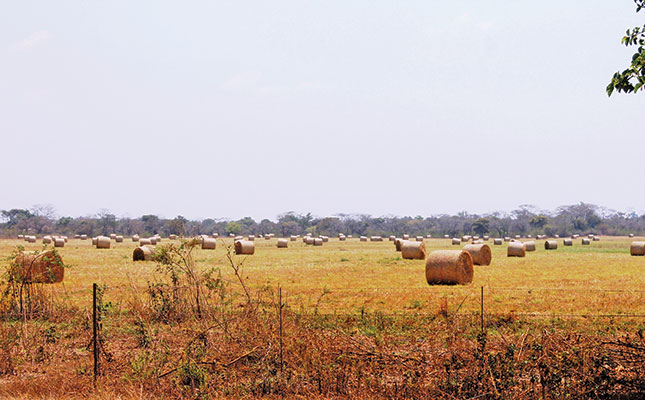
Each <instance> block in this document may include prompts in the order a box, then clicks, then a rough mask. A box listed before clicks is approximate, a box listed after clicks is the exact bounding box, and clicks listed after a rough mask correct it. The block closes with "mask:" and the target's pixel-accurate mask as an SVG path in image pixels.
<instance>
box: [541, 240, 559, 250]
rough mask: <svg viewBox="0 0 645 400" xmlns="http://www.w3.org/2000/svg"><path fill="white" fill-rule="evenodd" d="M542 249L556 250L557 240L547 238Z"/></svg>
mask: <svg viewBox="0 0 645 400" xmlns="http://www.w3.org/2000/svg"><path fill="white" fill-rule="evenodd" d="M544 249H545V250H557V249H558V241H557V240H547V241H546V242H544Z"/></svg>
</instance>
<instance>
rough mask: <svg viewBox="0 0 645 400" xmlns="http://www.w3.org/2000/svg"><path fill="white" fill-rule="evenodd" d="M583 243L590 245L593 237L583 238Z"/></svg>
mask: <svg viewBox="0 0 645 400" xmlns="http://www.w3.org/2000/svg"><path fill="white" fill-rule="evenodd" d="M581 243H582V245H583V246H588V245H590V244H591V239H589V238H582V240H581Z"/></svg>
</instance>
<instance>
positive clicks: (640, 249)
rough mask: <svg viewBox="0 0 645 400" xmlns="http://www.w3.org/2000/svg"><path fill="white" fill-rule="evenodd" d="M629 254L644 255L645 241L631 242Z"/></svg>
mask: <svg viewBox="0 0 645 400" xmlns="http://www.w3.org/2000/svg"><path fill="white" fill-rule="evenodd" d="M629 254H631V255H633V256H645V242H632V245H631V246H630V248H629Z"/></svg>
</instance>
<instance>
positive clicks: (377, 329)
mask: <svg viewBox="0 0 645 400" xmlns="http://www.w3.org/2000/svg"><path fill="white" fill-rule="evenodd" d="M276 240H277V239H275V238H274V239H271V240H264V239H256V242H255V244H256V250H255V254H254V255H252V256H248V257H246V258H244V256H235V257H234V260H235V261H236V262H238V263H239V262H241V261H243V266H242V267H241V270H240V271H241V277H242V279H243V280H244V282H245V284H246V286H247V287H248V288H249V289H250V292H251V296H252V297H253V300H254V301H255V300H257V304H258V305H257V306H255V307H254V308H252V311H249V307H248V306H245V305H244V304H245V301H246V300H245V299H246V297H245V296H244V295H243V290H242V286H241V285H240V284H239V282H238V281H237V278H236V276H235V274H234V271H233V268H232V267H231V265H230V263H229V262H228V261H227V258H226V246H230V245H231V244H232V241H231V240H230V239H218V244H217V249H216V250H201V249H199V248H197V249H195V250H194V251H193V258H194V261H195V265H196V267H197V269H198V270H207V269H210V268H216V269H218V270H219V272H220V273H221V279H220V280H219V281H218V282H220V284H222V285H223V286H225V287H226V293H228V300H227V302H225V301H223V300H222V301H221V302H219V303H217V304H218V305H217V306H214V307H213V312H212V315H210V314H209V316H208V317H202V316H200V317H199V318H196V317H194V316H193V317H190V318H188V317H186V318H179V319H177V320H172V321H170V322H169V321H168V320H163V321H162V320H160V319H159V318H156V319H155V317H154V315H157V314H158V313H157V314H155V312H156V311H154V307H153V306H152V305H151V304H152V301H151V300H150V296H149V294H150V292H149V285H150V284H153V283H155V282H157V283H158V282H162V281H165V282H168V279H167V278H166V277H164V275H163V274H160V273H159V272H158V270H157V264H156V263H155V262H153V261H146V262H133V261H132V251H133V249H134V248H135V247H136V246H135V244H134V243H133V242H131V241H130V240H129V239H126V240H125V241H124V242H123V243H114V241H112V248H111V249H102V250H99V249H95V248H94V247H93V246H92V245H91V240H86V241H81V240H74V239H70V240H69V242H68V243H67V244H66V245H65V247H64V248H61V249H58V250H59V253H60V254H61V255H62V257H63V260H64V262H65V264H67V265H68V266H69V268H68V269H66V272H65V279H64V283H62V284H56V285H46V286H45V287H44V288H43V291H42V293H44V297H45V298H47V299H49V301H50V304H51V307H52V309H56V308H58V309H59V311H55V310H54V311H51V310H50V311H49V312H48V313H44V314H43V315H42V316H36V317H34V318H33V319H32V320H30V321H26V320H24V319H22V323H21V319H20V318H14V319H11V318H5V321H4V322H3V323H2V329H1V330H0V341H2V343H3V346H4V353H3V355H2V357H0V358H2V359H3V360H2V361H0V370H1V371H0V373H1V374H0V395H3V397H18V398H20V397H24V398H30V397H43V398H48V397H52V398H65V397H90V396H96V397H101V396H104V397H112V396H116V395H118V396H123V397H127V398H130V397H140V398H147V397H150V398H152V397H165V396H170V397H183V398H199V397H203V396H207V397H208V396H210V397H211V398H214V397H219V396H222V397H227V396H232V397H256V396H259V395H267V396H269V397H271V396H284V395H288V396H289V397H300V396H304V397H311V396H314V397H315V396H320V397H354V398H356V397H362V398H383V397H403V398H406V397H407V398H409V397H413V398H414V397H419V396H438V397H445V398H461V397H460V396H468V395H470V394H473V393H475V394H477V393H482V392H483V391H486V390H491V391H492V392H491V393H492V395H491V396H489V397H487V398H511V397H505V395H504V393H503V391H500V388H498V386H500V385H508V388H507V389H508V390H509V392H508V393H513V394H514V395H513V398H533V396H535V393H533V392H531V390H532V389H530V387H532V386H531V385H532V383H531V382H529V381H530V380H531V379H533V378H535V376H537V375H535V376H534V374H536V373H537V374H538V375H539V374H544V373H545V372H544V371H542V370H541V369H540V368H541V367H540V365H541V364H540V362H539V360H541V359H542V358H540V357H537V356H535V354H534V353H532V352H541V353H540V354H543V356H542V357H546V356H549V357H551V356H552V357H556V355H557V357H560V355H559V354H561V353H560V352H567V351H568V350H567V348H568V347H569V346H573V347H574V348H575V347H576V346H579V348H580V349H584V350H580V351H581V354H582V355H580V356H579V357H580V358H579V359H578V358H576V360H578V361H576V362H579V365H578V364H576V365H574V366H569V367H567V368H571V369H575V370H576V371H578V372H577V374H578V375H579V376H587V375H589V376H594V374H593V372H594V371H595V369H594V368H597V365H596V364H594V363H595V361H593V360H596V358H594V357H600V358H599V359H602V357H604V356H605V353H602V354H596V353H593V354H592V353H585V352H586V351H589V352H593V351H597V347H596V346H597V344H598V343H601V342H602V341H603V340H605V339H608V340H610V341H611V343H614V344H615V343H617V342H619V341H620V340H623V338H624V337H625V335H630V334H631V335H632V336H631V337H633V335H634V333H638V334H639V335H641V340H642V332H643V330H644V329H645V301H644V300H645V257H632V256H630V255H629V244H630V242H631V241H632V240H638V239H637V238H634V239H631V238H626V237H602V239H601V241H598V242H592V243H591V245H589V246H582V245H581V243H580V239H577V240H575V241H574V246H572V247H565V246H562V240H559V247H558V249H557V250H555V251H546V250H545V249H544V245H543V241H537V251H535V252H529V253H527V255H526V257H525V258H515V257H506V244H503V245H501V246H494V245H493V244H492V240H491V242H490V243H489V245H490V247H491V248H492V250H493V261H492V264H491V265H490V266H475V275H474V280H473V282H472V284H470V285H467V286H429V285H428V284H427V283H426V282H425V275H424V271H425V262H424V261H421V260H402V259H401V258H400V253H397V252H396V251H395V249H394V245H393V244H392V243H391V242H389V241H384V242H360V241H359V240H358V239H357V238H354V239H348V240H347V241H344V242H341V241H338V240H337V239H333V238H332V239H330V241H329V242H328V243H325V244H324V245H323V246H322V247H314V246H306V245H305V244H304V243H302V241H301V240H298V241H296V242H289V247H288V248H286V249H278V248H277V247H276ZM168 243H175V244H179V241H174V242H173V241H169V240H168V239H164V241H163V242H162V245H166V244H168ZM425 244H426V247H427V250H428V252H430V251H432V250H438V249H458V248H461V247H462V246H453V245H451V244H450V240H449V239H426V240H425ZM18 245H21V246H24V247H25V249H27V250H37V249H41V248H42V247H43V246H42V244H28V243H25V242H23V241H18V240H1V241H0V257H1V258H2V259H3V263H4V265H6V264H8V261H6V259H7V257H9V256H10V255H11V252H12V251H13V250H14V249H15V248H16V246H18ZM92 283H98V284H99V285H100V286H102V287H104V297H103V301H104V302H106V303H109V307H106V310H105V315H104V321H103V327H104V335H105V343H106V347H107V348H109V350H108V351H107V353H108V354H109V356H107V358H108V359H110V360H108V361H103V364H102V368H103V369H104V376H103V377H100V379H99V386H98V388H97V389H92V380H91V375H92V374H91V360H92V358H91V353H90V352H89V345H88V340H89V339H91V335H90V325H88V323H89V322H88V321H89V318H90V317H89V316H90V315H91V314H90V309H91V301H92V296H91V293H92ZM278 285H279V287H281V288H282V296H283V303H284V304H285V305H284V310H285V316H284V318H285V327H284V332H283V334H282V335H281V334H280V333H279V329H278V327H277V323H278V322H277V321H278V318H277V316H276V315H277V313H274V311H273V310H274V308H275V307H272V306H274V305H275V304H277V303H276V302H277V294H278V291H277V288H278ZM481 287H483V288H484V308H485V315H486V317H485V324H486V329H485V331H484V333H483V334H485V336H484V337H485V338H487V339H485V340H484V339H482V336H481V334H482V333H480V332H479V329H478V327H479V312H480V290H481V289H480V288H481ZM208 293H215V292H208ZM222 293H223V292H222ZM224 304H225V306H224ZM236 329H237V332H238V333H237V334H234V333H232V332H234V331H235V330H236ZM52 332H53V333H52ZM639 332H640V333H639ZM209 335H212V336H209ZM545 335H547V337H548V335H552V336H553V338H552V339H550V340H552V343H551V342H549V339H545ZM572 335H573V336H572ZM580 335H584V336H580ZM50 336H53V339H52V338H51V337H50ZM283 336H284V338H283ZM278 337H279V338H280V340H279V341H280V343H282V341H283V340H284V342H285V344H284V346H285V349H288V350H285V353H287V355H286V356H285V358H287V359H289V358H291V360H290V361H284V362H283V361H280V363H279V365H280V366H282V367H284V365H287V366H288V367H287V370H288V371H289V372H288V374H287V373H286V372H284V371H282V372H278V370H276V368H277V367H275V365H276V363H277V362H278V361H277V358H278V353H277V342H278ZM556 337H557V338H556ZM627 337H629V336H627ZM195 338H200V340H202V339H203V341H204V344H203V348H201V349H200V350H199V351H195V350H193V349H192V346H194V342H195ZM603 338H604V339H603ZM572 341H573V342H572ZM538 342H539V346H538V345H537V344H536V343H538ZM29 343H30V344H29ZM313 343H315V344H316V345H315V346H311V347H310V346H309V344H313ZM482 343H483V344H482ZM549 343H551V344H549ZM582 343H583V344H584V345H583V344H582ZM303 346H304V347H303ZM549 346H555V347H553V349H552V351H551V352H547V351H546V350H545V349H546V348H548V347H549ZM562 346H564V347H562ZM265 348H266V351H265V350H264V349H265ZM366 348H369V349H372V350H369V351H368V350H365V349H366ZM377 348H378V349H379V351H378V352H377V353H378V354H380V357H384V356H383V354H389V357H391V358H393V359H394V358H397V357H398V359H400V360H403V358H401V357H403V356H402V354H405V355H406V356H405V357H408V358H409V360H408V361H405V362H404V361H401V362H399V363H398V364H396V363H394V364H393V366H392V367H391V368H392V370H391V371H389V372H388V373H386V372H384V371H382V370H381V369H382V368H389V367H385V366H386V365H388V363H389V362H386V361H383V360H381V361H380V362H379V361H378V360H374V359H373V358H374V357H375V356H374V354H376V353H375V352H376V350H374V349H377ZM510 348H512V349H513V352H515V351H517V349H520V350H519V353H520V355H518V354H517V353H513V354H514V356H513V357H511V358H509V360H507V361H508V363H509V365H510V364H513V365H514V367H513V368H516V369H518V370H517V371H516V372H514V373H513V374H511V376H512V377H513V378H512V379H511V378H509V376H507V375H505V372H503V371H502V372H500V373H499V374H500V375H499V376H498V375H497V374H496V373H495V372H494V368H493V367H491V365H493V366H494V365H499V363H500V361H494V360H495V358H494V357H498V356H499V355H500V354H501V355H504V354H508V352H509V351H510V350H509V349H510ZM258 349H263V350H262V352H264V353H263V354H264V357H260V355H257V356H254V354H255V353H254V352H256V351H257V352H260V350H258ZM450 349H453V350H450ZM478 349H479V350H478ZM522 349H526V350H522ZM162 350H163V351H162ZM249 350H251V353H248V351H249ZM450 351H453V352H452V353H450ZM477 351H481V352H482V354H489V353H485V351H490V352H492V353H490V354H491V355H488V356H487V357H489V358H488V360H489V361H487V363H493V364H490V365H489V364H486V365H487V366H486V368H485V369H484V367H483V366H479V365H480V361H477V360H481V359H482V357H483V356H481V357H480V356H477V355H476V354H477ZM41 353H42V354H41ZM162 354H163V356H162ZM350 354H351V355H352V357H356V359H352V358H351V357H350V359H349V361H348V359H347V357H349V355H350ZM419 354H421V355H420V356H419ZM431 354H435V356H436V357H435V358H436V363H435V364H433V363H430V362H428V361H423V360H426V357H429V356H431ZM455 354H461V356H456V355H455ZM545 354H546V355H545ZM296 356H297V357H296ZM213 357H215V358H221V359H227V360H233V361H234V365H228V364H226V365H225V364H221V365H225V367H222V366H221V365H220V366H219V367H215V366H213V363H212V362H206V361H204V359H206V358H213ZM238 357H241V360H242V361H237V360H238ZM459 357H462V358H463V359H462V358H459ZM469 357H474V358H471V359H470V358H469ZM491 357H493V358H491ZM525 357H529V359H524V358H525ZM530 357H534V358H530ZM557 357H556V359H555V361H553V365H554V366H552V365H551V364H549V368H551V369H549V371H551V372H552V371H560V370H558V369H557V368H558V367H557V366H558V365H560V364H558V363H563V364H562V365H564V366H562V365H561V368H562V371H564V370H566V368H565V366H567V365H569V364H568V363H571V362H572V361H570V360H568V359H567V358H566V357H564V358H557ZM490 360H493V361H490ZM527 360H528V361H527ZM407 362H410V363H412V364H414V365H409V364H407ZM522 362H524V364H522ZM495 363H497V364H495ZM527 363H529V364H530V363H534V365H535V371H539V373H538V372H535V371H533V370H530V371H529V369H528V367H526V365H529V364H527ZM200 365H204V366H203V367H199V366H200ZM207 365H210V367H207ZM267 365H270V366H272V367H271V368H269V367H267ZM447 365H450V366H454V365H459V367H455V368H456V369H455V371H456V372H454V374H452V375H451V373H450V368H449V367H447ZM482 365H483V364H482ZM519 365H523V366H524V367H519ZM531 365H533V364H531ZM625 365H626V364H621V365H620V368H619V367H616V371H619V372H616V373H620V374H623V373H624V372H620V371H626V370H627V369H626V368H627V367H626V366H625ZM173 366H176V367H177V368H178V371H175V370H173V368H172V367H173ZM191 366H192V367H191ZM190 368H193V369H190ZM200 368H202V369H200ZM233 368H235V370H233ZM338 368H340V370H342V371H343V372H342V376H343V377H342V378H341V377H340V376H339V375H337V372H335V371H336V370H337V369H338ZM491 368H493V369H491ZM509 368H510V367H509ZM522 368H524V369H526V371H524V372H522V371H520V369H522ZM223 370H226V372H223ZM357 370H360V371H361V372H360V373H358V375H357V372H356V371H357ZM489 370H490V378H489V377H488V375H487V376H486V379H485V380H483V381H482V380H481V379H480V378H481V375H482V374H484V375H486V374H489V372H488V371H489ZM166 371H169V372H168V374H167V375H164V374H165V373H166ZM186 371H188V372H186ZM191 371H192V372H191ZM312 371H313V372H312ZM410 371H416V372H414V373H415V374H421V375H419V376H416V375H415V376H416V377H410V378H409V380H407V379H408V378H405V379H403V380H401V379H402V378H401V376H402V375H401V374H403V375H405V374H408V373H411V372H410ZM420 371H426V372H425V373H423V374H422V373H421V372H420ZM473 371H474V372H473ZM590 371H591V372H590ZM630 371H631V370H630ZM162 372H163V373H164V374H162ZM363 373H364V374H365V378H364V379H366V380H364V381H361V374H363ZM523 373H524V374H525V376H523ZM549 373H550V372H549ZM560 373H561V372H557V373H556V378H557V377H559V376H560V375H558V374H560ZM642 373H643V371H642V366H641V367H640V369H639V368H637V369H636V372H633V373H632V372H630V374H631V375H629V377H631V379H636V381H637V382H641V383H642V381H640V379H642V375H639V374H642ZM160 374H161V376H160ZM182 374H183V375H182ZM186 374H187V375H188V376H189V377H191V376H194V375H197V376H199V377H202V375H203V376H207V377H208V378H203V379H202V378H198V379H197V378H195V379H193V378H194V377H193V378H190V379H186V378H185V375H186ZM316 374H318V375H317V376H316ZM388 374H389V375H388ZM455 374H456V375H455ZM459 374H464V375H467V374H473V375H474V376H479V378H477V379H478V380H477V382H470V381H469V380H468V379H461V380H460V379H456V376H458V375H459ZM562 374H564V373H562ZM633 374H636V375H633ZM547 375H548V373H547ZM564 375H566V374H564ZM564 375H563V376H564ZM357 376H358V377H357ZM405 376H407V375H405ZM522 376H523V377H522ZM567 376H568V375H567ZM635 376H636V378H634V377H635ZM532 377H533V378H532ZM400 378H401V379H400ZM52 379H55V380H56V383H54V384H52V381H51V380H52ZM392 379H393V380H392ZM487 379H490V380H491V382H492V384H491V385H490V386H491V387H492V388H488V385H489V383H488V380H487ZM527 379H528V380H529V381H527ZM536 379H537V378H536ZM539 379H540V381H539V385H538V386H540V387H541V389H540V390H542V392H541V394H542V397H544V398H559V397H560V396H561V395H569V394H572V393H573V394H578V395H579V394H580V393H587V392H585V391H586V390H605V389H606V388H604V386H602V385H600V384H599V383H598V382H596V381H593V382H592V383H589V382H588V381H586V380H584V379H583V378H579V379H578V380H577V381H575V382H576V383H575V384H573V383H572V382H573V381H572V382H569V383H567V384H566V385H565V384H564V383H563V382H565V383H566V379H565V378H562V379H565V381H557V379H556V381H557V382H556V383H549V382H547V381H544V379H546V378H544V377H543V376H542V375H540V378H539ZM567 379H568V378H567ZM571 379H574V378H571ZM585 379H587V378H585ZM616 379H618V378H616ZM620 379H623V380H624V379H625V377H624V376H622V375H621V378H620ZM574 380H575V379H574ZM61 382H66V383H61ZM223 382H225V384H224V383H223ZM469 382H470V383H469ZM554 382H555V381H554ZM549 384H550V385H551V386H548V385H549ZM576 385H577V386H576ZM589 385H590V386H591V387H592V389H589V388H588V387H589ZM598 385H600V386H598ZM635 387H636V389H634V388H633V387H631V386H630V388H631V389H630V390H632V392H629V393H632V394H633V390H636V391H638V390H639V389H638V386H635ZM101 388H102V389H101ZM186 388H189V389H186ZM404 388H405V389H404ZM527 388H529V389H527ZM545 388H546V389H545ZM598 388H600V389H598ZM603 388H604V389H603ZM607 390H609V389H607ZM611 390H616V388H615V387H614V386H612V389H611ZM495 391H497V394H496V395H495V393H494V392H495ZM603 393H604V392H603ZM612 393H613V392H612ZM618 393H620V390H619V391H618ZM444 395H445V396H444ZM583 397H584V396H583ZM608 398H622V397H608ZM624 398H631V397H624Z"/></svg>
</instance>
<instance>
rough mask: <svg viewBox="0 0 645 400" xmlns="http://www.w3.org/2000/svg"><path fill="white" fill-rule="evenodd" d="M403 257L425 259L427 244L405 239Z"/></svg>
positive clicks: (402, 248)
mask: <svg viewBox="0 0 645 400" xmlns="http://www.w3.org/2000/svg"><path fill="white" fill-rule="evenodd" d="M401 258H403V259H404V260H425V259H426V245H425V243H423V242H411V241H409V240H406V241H404V242H403V243H402V244H401Z"/></svg>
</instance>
